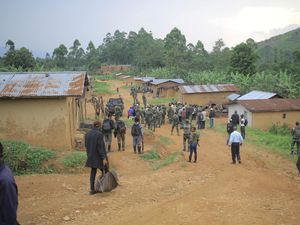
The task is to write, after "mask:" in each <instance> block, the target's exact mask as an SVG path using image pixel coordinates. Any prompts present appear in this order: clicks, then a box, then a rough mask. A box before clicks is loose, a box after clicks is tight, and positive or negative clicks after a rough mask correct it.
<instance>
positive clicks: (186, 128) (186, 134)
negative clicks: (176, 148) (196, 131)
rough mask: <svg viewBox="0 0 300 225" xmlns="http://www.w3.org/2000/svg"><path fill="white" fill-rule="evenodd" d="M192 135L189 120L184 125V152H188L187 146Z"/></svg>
mask: <svg viewBox="0 0 300 225" xmlns="http://www.w3.org/2000/svg"><path fill="white" fill-rule="evenodd" d="M190 134H191V125H190V121H189V120H188V119H187V120H186V121H185V123H184V124H183V151H186V144H187V143H188V141H189V138H190Z"/></svg>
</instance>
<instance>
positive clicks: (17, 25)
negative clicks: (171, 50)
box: [0, 0, 300, 54]
mask: <svg viewBox="0 0 300 225" xmlns="http://www.w3.org/2000/svg"><path fill="white" fill-rule="evenodd" d="M299 26H300V1H299V0H273V1H271V0H232V1H229V0H0V46H5V42H6V41H7V40H8V39H11V40H13V41H14V42H15V44H16V47H17V48H20V47H22V46H25V47H27V48H29V49H30V50H42V51H46V52H49V53H51V54H52V52H53V49H54V48H56V47H58V46H59V44H65V45H66V46H67V47H70V46H71V45H72V43H73V41H74V40H75V39H78V40H79V41H80V42H81V44H82V46H83V47H84V48H86V46H87V43H88V42H89V41H90V40H92V41H93V42H94V44H95V45H97V46H98V45H99V44H101V43H102V40H103V38H104V37H105V35H106V34H107V33H108V32H111V33H113V32H114V31H115V30H116V29H119V30H120V31H125V32H127V33H128V32H129V31H136V32H137V31H138V30H139V29H140V28H141V27H144V28H145V29H146V30H147V31H152V33H153V36H154V37H155V38H164V37H165V36H166V34H168V33H169V32H170V31H171V30H172V28H174V27H177V28H179V29H180V30H181V32H182V33H183V34H184V35H185V37H186V39H187V42H191V43H193V44H195V43H196V42H197V40H201V41H202V42H203V43H204V46H205V48H206V49H207V50H211V49H212V46H213V45H214V42H215V41H216V40H217V39H219V38H223V40H224V42H225V44H226V46H228V47H232V46H234V45H236V44H238V43H240V42H243V41H245V40H246V39H247V38H249V37H251V38H253V39H254V40H255V41H261V40H264V39H267V38H269V37H271V36H274V35H276V34H280V33H284V32H286V31H289V30H292V29H295V28H296V27H299Z"/></svg>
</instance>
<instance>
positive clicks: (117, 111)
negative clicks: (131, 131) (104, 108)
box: [115, 105, 122, 117]
mask: <svg viewBox="0 0 300 225" xmlns="http://www.w3.org/2000/svg"><path fill="white" fill-rule="evenodd" d="M121 116H122V109H121V107H120V106H118V105H117V106H115V117H121Z"/></svg>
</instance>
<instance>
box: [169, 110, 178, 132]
mask: <svg viewBox="0 0 300 225" xmlns="http://www.w3.org/2000/svg"><path fill="white" fill-rule="evenodd" d="M178 125H179V117H178V114H177V113H174V115H173V118H172V130H171V135H173V130H174V127H176V131H177V135H178V136H179V129H178Z"/></svg>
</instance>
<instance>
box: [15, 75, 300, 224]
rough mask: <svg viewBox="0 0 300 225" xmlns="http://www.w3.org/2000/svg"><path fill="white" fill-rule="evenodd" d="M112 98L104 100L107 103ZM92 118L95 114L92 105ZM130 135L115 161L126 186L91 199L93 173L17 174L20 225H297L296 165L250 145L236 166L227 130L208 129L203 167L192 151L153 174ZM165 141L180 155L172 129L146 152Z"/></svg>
mask: <svg viewBox="0 0 300 225" xmlns="http://www.w3.org/2000/svg"><path fill="white" fill-rule="evenodd" d="M110 84H111V85H112V88H113V89H114V90H115V88H116V87H121V86H122V83H121V82H120V81H111V82H110ZM120 94H121V95H122V97H123V98H124V100H125V106H126V107H125V108H126V109H127V108H128V107H129V105H130V104H131V97H130V95H129V92H128V90H127V89H123V88H120ZM109 97H110V96H108V95H104V99H105V101H107V100H108V98H109ZM139 97H140V96H139ZM141 102H142V101H141ZM88 114H90V115H91V117H92V116H93V115H94V111H93V108H92V106H91V105H89V107H88ZM125 114H126V113H125ZM216 122H217V123H221V122H222V120H221V119H217V121H216ZM180 132H182V130H180ZM129 133H130V132H127V135H126V151H125V152H118V151H116V140H115V139H113V150H114V152H112V153H110V154H109V158H110V161H111V164H112V166H113V167H114V168H116V170H117V171H118V173H119V178H120V186H119V187H118V188H117V189H115V190H114V191H112V192H111V193H104V194H96V195H93V196H90V195H89V194H88V188H89V169H85V170H84V172H83V173H81V174H51V175H32V176H21V177H17V178H16V180H17V184H18V187H19V194H20V196H19V201H20V205H19V210H18V215H19V220H20V223H21V224H25V225H26V224H28V225H29V224H30V225H33V224H74V225H75V224H76V225H77V224H78V225H79V224H110V225H111V224H116V225H117V224H118V225H120V224H122V225H127V224H128V225H135V224H136V225H141V224H147V225H148V224H149V225H152V224H153V225H157V224H160V225H173V224H186V225H191V224H226V225H227V224H228V225H232V224H243V225H245V224H249V225H250V224H251V225H253V224H295V225H296V224H299V219H300V216H299V209H300V179H299V177H297V175H296V169H295V166H294V163H293V162H291V161H288V160H286V159H283V158H282V157H281V156H278V155H275V154H273V153H270V152H268V151H264V150H263V149H260V148H258V147H256V146H253V145H249V144H247V142H246V143H245V144H244V145H243V146H242V149H241V157H242V164H241V165H232V164H230V162H231V160H230V149H229V147H228V146H226V145H225V140H226V135H225V133H224V135H223V134H220V133H217V132H216V131H215V130H214V129H206V130H204V131H201V134H200V148H199V150H198V152H199V153H198V154H199V159H198V162H197V163H188V162H187V157H188V155H187V153H186V152H182V155H181V158H180V159H179V160H178V161H177V162H175V163H173V164H171V165H169V166H166V167H163V168H161V169H159V170H153V169H152V167H151V163H149V162H147V161H144V160H142V159H141V158H140V157H139V156H138V155H136V154H133V150H132V140H131V137H130V134H129ZM161 136H165V137H168V138H170V139H171V140H172V142H173V143H172V144H169V145H163V146H162V145H159V147H158V149H157V150H158V152H159V153H161V155H162V157H166V156H167V155H169V154H171V153H172V152H179V151H180V152H181V149H182V136H180V137H178V136H176V135H174V136H170V125H164V126H162V127H161V128H158V129H157V130H156V132H155V133H154V134H151V133H149V134H147V136H146V137H145V151H149V150H150V149H151V148H152V147H153V146H154V145H155V144H156V143H157V142H158V141H159V137H161Z"/></svg>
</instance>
